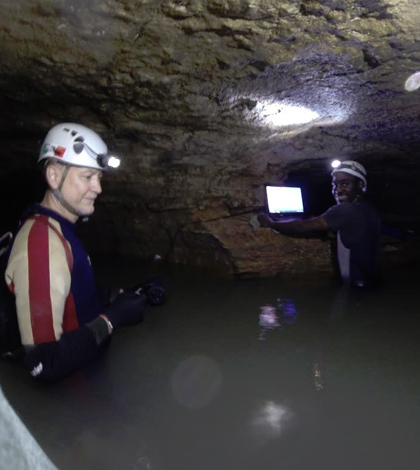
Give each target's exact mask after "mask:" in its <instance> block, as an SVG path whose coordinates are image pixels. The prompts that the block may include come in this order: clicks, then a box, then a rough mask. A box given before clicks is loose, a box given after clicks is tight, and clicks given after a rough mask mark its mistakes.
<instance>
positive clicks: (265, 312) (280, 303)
mask: <svg viewBox="0 0 420 470" xmlns="http://www.w3.org/2000/svg"><path fill="white" fill-rule="evenodd" d="M297 315H298V312H297V310H296V306H295V304H294V303H293V301H292V299H280V298H279V299H277V306H276V307H274V306H273V305H271V304H266V305H263V306H262V307H260V314H259V325H260V330H259V335H258V339H259V340H260V341H264V340H265V339H266V337H267V334H268V332H269V331H272V330H279V329H281V325H282V324H286V325H292V324H293V323H295V322H296V320H297ZM280 320H281V323H280Z"/></svg>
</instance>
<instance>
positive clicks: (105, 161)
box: [96, 155, 121, 168]
mask: <svg viewBox="0 0 420 470" xmlns="http://www.w3.org/2000/svg"><path fill="white" fill-rule="evenodd" d="M96 161H97V162H98V165H99V166H100V167H102V168H108V167H110V168H118V167H119V166H120V163H121V160H120V159H119V158H118V157H115V156H114V155H98V156H97V157H96Z"/></svg>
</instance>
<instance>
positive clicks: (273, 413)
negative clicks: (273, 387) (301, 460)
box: [252, 400, 292, 439]
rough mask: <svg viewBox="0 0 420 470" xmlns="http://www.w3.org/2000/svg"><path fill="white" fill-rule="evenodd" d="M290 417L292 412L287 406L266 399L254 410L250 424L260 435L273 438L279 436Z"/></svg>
mask: <svg viewBox="0 0 420 470" xmlns="http://www.w3.org/2000/svg"><path fill="white" fill-rule="evenodd" d="M291 417H292V413H291V411H290V410H289V409H288V408H286V407H285V406H283V405H279V404H277V403H275V402H274V401H272V400H267V401H266V402H264V403H263V404H262V405H261V406H260V407H259V408H258V409H257V410H256V413H255V415H254V418H253V420H252V425H253V428H254V431H257V432H258V434H259V436H260V437H266V438H267V439H275V438H277V437H278V436H280V433H281V432H282V431H283V429H284V425H285V424H286V422H288V421H289V420H290V418H291Z"/></svg>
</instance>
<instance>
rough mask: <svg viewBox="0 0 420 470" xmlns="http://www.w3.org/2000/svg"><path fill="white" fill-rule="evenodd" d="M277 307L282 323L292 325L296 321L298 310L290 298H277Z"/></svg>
mask: <svg viewBox="0 0 420 470" xmlns="http://www.w3.org/2000/svg"><path fill="white" fill-rule="evenodd" d="M277 309H278V311H279V312H281V316H282V320H283V323H285V324H287V325H293V323H295V322H296V320H297V316H298V312H297V309H296V306H295V304H294V302H293V300H292V299H277Z"/></svg>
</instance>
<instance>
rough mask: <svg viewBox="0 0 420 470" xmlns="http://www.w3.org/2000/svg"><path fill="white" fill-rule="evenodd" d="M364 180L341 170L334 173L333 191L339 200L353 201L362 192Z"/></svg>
mask: <svg viewBox="0 0 420 470" xmlns="http://www.w3.org/2000/svg"><path fill="white" fill-rule="evenodd" d="M362 187H363V181H361V180H360V179H359V178H355V177H354V176H352V175H349V174H347V173H343V172H341V171H339V172H337V173H334V176H333V179H332V193H333V196H334V198H335V200H336V202H337V204H341V203H342V202H352V201H354V199H356V197H357V196H358V195H359V194H360V193H361V190H362Z"/></svg>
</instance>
